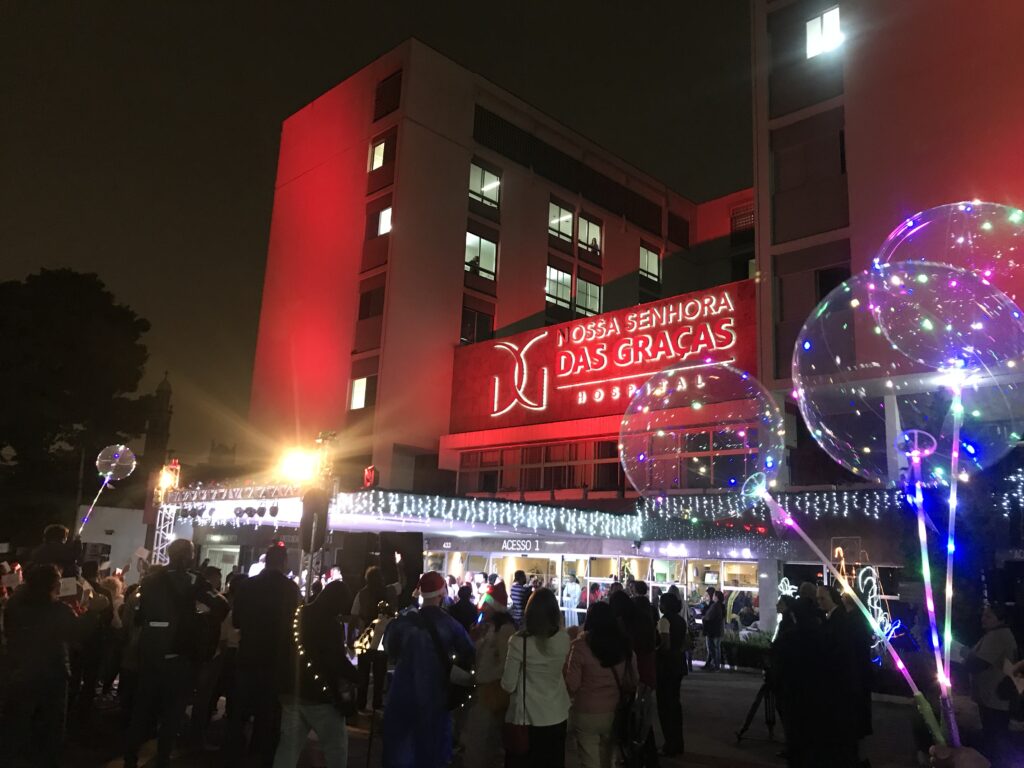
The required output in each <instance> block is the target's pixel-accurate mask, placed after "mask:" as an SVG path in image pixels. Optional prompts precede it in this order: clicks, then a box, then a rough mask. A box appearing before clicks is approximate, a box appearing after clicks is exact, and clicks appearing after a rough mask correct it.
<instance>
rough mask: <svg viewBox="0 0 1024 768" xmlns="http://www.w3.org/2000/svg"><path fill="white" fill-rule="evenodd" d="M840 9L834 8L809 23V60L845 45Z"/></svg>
mask: <svg viewBox="0 0 1024 768" xmlns="http://www.w3.org/2000/svg"><path fill="white" fill-rule="evenodd" d="M843 39H844V38H843V33H842V31H841V30H840V29H839V8H838V7H837V8H832V9H831V10H828V11H825V12H824V13H823V14H821V15H820V16H815V17H814V18H813V19H811V20H810V21H808V22H807V58H808V59H813V58H814V57H815V56H818V55H820V54H822V53H828V52H829V51H834V50H835V49H836V48H838V47H839V46H840V45H842V44H843Z"/></svg>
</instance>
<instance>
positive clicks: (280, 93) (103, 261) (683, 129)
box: [0, 0, 752, 460]
mask: <svg viewBox="0 0 1024 768" xmlns="http://www.w3.org/2000/svg"><path fill="white" fill-rule="evenodd" d="M485 6H486V7H485ZM442 9H443V10H442ZM607 9H616V10H617V11H619V12H618V13H616V14H614V15H608V14H607ZM627 9H628V13H627V12H626V10H627ZM410 36H415V37H418V38H419V39H421V40H423V41H424V42H426V43H427V44H429V45H431V46H433V47H434V48H436V49H437V50H439V51H440V52H441V53H444V54H445V55H447V56H449V57H451V58H453V59H454V60H455V61H457V62H459V63H460V64H462V65H464V66H467V67H468V68H470V69H473V70H475V71H477V72H479V73H481V74H482V75H484V76H485V77H487V78H489V79H490V80H492V81H493V82H495V83H496V84H498V85H499V86H501V87H503V88H506V89H507V90H509V91H511V92H513V93H515V94H516V95H518V96H520V97H521V98H523V99H524V100H526V101H528V102H530V103H532V104H534V105H536V106H537V107H538V108H540V109H541V110H543V111H545V112H547V113H549V114H550V115H552V116H554V117H555V118H556V119H558V120H560V121H562V122H563V123H565V124H566V125H568V126H569V127H570V128H572V129H574V130H576V131H578V132H580V133H582V134H583V135H585V136H587V137H588V138H590V139H592V140H594V141H596V142H597V143H599V144H601V145H603V146H605V147H607V148H608V149H609V150H611V151H612V152H614V153H616V154H618V155H619V156H621V157H623V158H624V159H626V160H627V161H630V162H632V163H633V164H634V165H636V166H638V167H639V168H641V169H642V170H644V171H646V172H648V173H649V174H651V175H653V176H654V177H656V178H660V179H662V180H664V181H665V182H666V183H668V184H669V185H670V186H672V187H674V188H675V189H676V190H677V191H679V192H681V193H682V194H684V195H686V196H688V197H690V198H692V199H694V200H698V201H700V200H705V199H708V198H712V197H716V196H718V195H721V194H724V193H727V192H731V191H733V190H735V189H739V188H741V187H744V186H749V185H750V183H751V178H752V172H751V108H750V53H749V36H750V27H749V18H748V9H747V3H746V2H745V1H744V0H727V1H726V2H723V1H722V0H701V1H700V2H698V1H697V0H689V1H688V2H679V1H678V0H666V1H663V2H647V3H596V2H584V1H582V0H579V1H574V2H539V1H538V2H528V3H504V4H497V3H491V4H483V3H463V2H445V3H427V2H409V3H406V2H395V1H394V0H392V1H391V2H375V3H359V2H355V0H345V1H344V2H336V3H331V4H328V3H322V2H316V3H314V2H303V3H279V4H269V3H264V2H232V3H228V2H215V1H213V0H204V2H173V3H169V2H145V3H109V2H89V3H74V4H71V3H39V2H36V0H23V1H22V2H9V1H8V0H0V280H6V279H21V278H23V277H24V276H25V275H27V274H29V273H31V272H34V271H37V270H39V269H40V268H41V267H71V268H73V269H77V270H81V271H88V272H97V273H98V274H99V275H100V277H101V278H102V279H103V280H104V281H105V282H106V283H107V285H108V286H109V287H110V288H111V290H112V291H113V292H114V294H115V295H116V296H117V297H118V299H119V300H120V301H122V302H123V303H126V304H129V305H130V306H131V307H132V308H134V309H135V310H136V311H137V312H139V313H140V314H141V315H143V316H144V317H146V318H148V319H149V320H150V321H151V322H152V324H153V329H152V331H151V332H150V333H149V334H148V336H147V337H146V341H147V343H148V345H149V349H150V353H151V355H150V362H149V364H148V367H147V376H146V379H145V381H144V382H143V386H142V389H143V390H144V391H148V390H151V389H152V387H154V386H155V384H156V382H157V381H159V379H160V378H161V376H162V375H163V372H164V370H169V371H170V377H171V383H172V385H173V387H174V407H175V417H174V421H173V422H172V426H171V431H172V438H171V446H172V448H173V449H175V450H176V451H177V453H178V455H180V456H182V457H183V458H184V459H186V460H204V459H205V458H206V453H207V450H208V447H209V442H210V440H211V439H217V440H219V441H226V442H229V443H231V442H236V441H237V442H239V443H240V454H241V453H242V452H243V451H244V448H245V447H246V445H247V440H246V435H245V429H244V420H245V413H246V410H247V408H248V398H249V381H250V376H251V372H252V358H253V350H254V345H255V338H256V324H257V318H258V313H259V302H260V290H261V286H262V281H263V269H264V262H265V258H266V249H267V236H268V232H269V227H270V212H271V204H272V201H273V185H274V174H275V169H276V162H277V147H278V139H279V135H280V124H281V121H282V120H283V119H284V118H285V117H287V116H288V115H289V114H291V113H293V112H295V111H296V110H298V109H299V108H301V107H302V106H303V105H305V104H306V103H308V102H309V101H311V100H312V99H314V98H315V97H316V96H318V95H319V94H321V93H323V92H324V91H326V90H327V89H329V88H330V87H331V86H333V85H335V84H336V83H338V82H340V81H342V80H344V79H345V78H346V77H348V76H349V75H350V74H352V73H353V72H355V71H356V70H358V69H359V68H361V67H362V66H363V65H365V64H366V63H368V62H370V61H371V60H373V59H374V58H376V57H377V56H379V55H380V54H382V53H384V52H385V51H387V50H389V49H390V48H392V47H394V46H395V45H397V44H399V43H400V42H401V41H403V40H404V39H406V38H407V37H410ZM40 353H41V354H45V350H40Z"/></svg>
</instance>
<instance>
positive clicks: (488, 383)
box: [451, 280, 757, 432]
mask: <svg viewBox="0 0 1024 768" xmlns="http://www.w3.org/2000/svg"><path fill="white" fill-rule="evenodd" d="M726 362H727V363H731V364H732V365H735V366H737V367H738V368H741V369H743V370H746V371H750V372H751V373H753V374H755V375H756V373H757V371H756V364H757V323H756V304H755V296H754V281H753V280H743V281H741V282H738V283H730V284H729V285H725V286H720V287H717V288H713V289H710V290H707V291H701V292H698V293H689V294H683V295H681V296H674V297H672V298H669V299H663V300H661V301H657V302H653V303H651V304H643V305H640V306H636V307H630V308H629V309H624V310H619V311H617V312H607V313H605V314H603V315H597V316H595V317H588V318H581V319H579V320H574V321H572V322H568V323H562V324H561V325H554V326H550V327H548V328H541V329H538V330H535V331H527V332H524V333H521V334H517V335H515V336H509V337H506V338H502V339H498V340H496V341H489V342H483V343H480V344H473V345H471V346H467V347H461V348H459V349H458V350H456V352H455V370H454V378H453V393H452V423H451V429H452V432H470V431H475V430H481V429H495V428H500V427H512V426H521V425H525V424H540V423H544V422H552V421H564V420H569V419H580V418H591V417H596V416H608V415H613V414H616V415H617V414H621V413H622V412H623V411H624V410H625V408H626V405H627V403H628V402H629V400H630V398H631V397H632V396H633V394H634V393H635V392H636V390H637V388H638V387H639V386H641V385H642V384H643V383H644V381H645V380H646V379H647V378H649V377H650V376H652V375H653V374H655V373H657V372H658V371H660V370H662V369H663V368H665V367H667V366H669V365H672V366H678V367H681V368H690V369H692V374H691V376H692V378H694V380H695V382H696V383H699V379H700V377H701V376H702V371H706V370H707V369H708V368H709V367H711V366H714V365H717V364H719V363H726Z"/></svg>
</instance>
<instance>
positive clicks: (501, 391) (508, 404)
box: [491, 331, 548, 416]
mask: <svg viewBox="0 0 1024 768" xmlns="http://www.w3.org/2000/svg"><path fill="white" fill-rule="evenodd" d="M547 335H548V332H547V331H544V333H541V334H538V335H537V336H534V337H533V338H532V339H530V340H529V341H528V342H526V343H525V344H523V345H522V346H519V345H518V344H516V343H515V342H512V341H499V342H498V343H497V344H495V345H494V348H495V349H500V350H502V351H503V352H507V353H508V354H509V357H510V358H511V361H510V362H511V363H512V365H511V367H510V371H509V374H510V375H509V374H506V375H505V376H495V377H494V407H493V408H492V409H491V416H504V415H505V414H506V413H508V412H509V411H511V410H512V409H513V408H515V407H516V406H517V405H518V406H520V407H521V408H524V409H526V410H527V411H543V410H544V409H546V408H547V407H548V369H547V367H546V366H544V367H541V368H540V369H539V376H537V375H531V373H533V372H532V371H531V370H530V365H529V363H528V361H527V359H526V356H527V353H528V352H529V351H530V349H531V348H532V347H533V345H534V344H536V343H537V342H538V341H541V340H542V339H545V338H547ZM502 380H504V382H505V383H504V386H502ZM535 380H539V386H538V385H537V382H536V381H535ZM531 385H532V386H531Z"/></svg>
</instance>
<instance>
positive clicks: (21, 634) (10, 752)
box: [2, 563, 108, 768]
mask: <svg viewBox="0 0 1024 768" xmlns="http://www.w3.org/2000/svg"><path fill="white" fill-rule="evenodd" d="M60 579H61V572H60V570H59V569H58V567H57V566H55V565H53V564H51V563H47V564H40V565H34V566H32V567H31V568H29V569H28V572H27V573H26V574H25V583H24V584H23V585H22V586H21V587H19V588H18V590H17V591H16V592H15V593H14V596H13V597H12V598H11V599H10V601H9V602H8V604H7V608H6V610H5V612H4V634H5V638H6V641H7V651H8V653H7V656H8V660H9V663H10V669H9V672H10V680H9V684H8V689H7V691H6V694H7V697H8V701H9V702H10V703H11V704H12V705H11V706H9V707H8V708H7V713H6V720H7V723H6V726H7V727H6V731H7V734H8V736H7V738H6V739H5V740H4V741H5V743H4V745H3V747H2V749H3V753H4V754H5V755H6V756H7V757H10V758H12V759H13V760H14V764H15V765H22V764H24V765H37V766H44V767H45V768H56V766H58V765H59V764H60V753H61V748H62V747H63V744H64V726H65V716H66V713H67V700H68V679H69V678H70V674H71V669H70V665H69V658H68V645H69V644H71V643H73V642H76V641H78V640H80V639H81V638H82V637H84V636H85V635H87V634H89V633H90V632H92V631H94V630H95V627H96V625H97V623H98V621H99V617H100V614H101V613H102V612H103V611H105V610H106V609H107V607H108V603H107V600H106V598H104V597H102V596H96V597H93V598H92V599H91V600H90V602H89V604H88V613H86V614H85V615H84V616H82V617H77V616H75V613H74V611H72V610H71V608H70V606H68V605H67V604H66V603H63V602H61V601H60V600H58V598H57V596H58V595H59V594H60ZM21 761H25V762H24V763H22V762H21Z"/></svg>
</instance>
